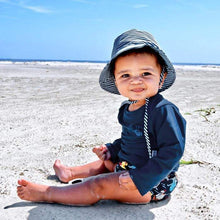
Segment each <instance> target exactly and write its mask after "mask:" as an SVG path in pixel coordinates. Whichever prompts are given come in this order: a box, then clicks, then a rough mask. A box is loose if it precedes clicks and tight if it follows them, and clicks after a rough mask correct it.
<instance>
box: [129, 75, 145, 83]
mask: <svg viewBox="0 0 220 220" xmlns="http://www.w3.org/2000/svg"><path fill="white" fill-rule="evenodd" d="M131 83H132V84H139V83H142V77H141V76H133V77H132V78H131Z"/></svg>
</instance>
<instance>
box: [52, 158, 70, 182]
mask: <svg viewBox="0 0 220 220" xmlns="http://www.w3.org/2000/svg"><path fill="white" fill-rule="evenodd" d="M53 169H54V171H55V173H56V176H57V177H58V178H59V180H60V181H61V182H63V183H68V182H69V181H70V180H72V179H73V177H72V171H71V169H70V168H69V167H67V166H65V165H63V164H62V163H61V162H60V160H56V161H55V163H54V165H53Z"/></svg>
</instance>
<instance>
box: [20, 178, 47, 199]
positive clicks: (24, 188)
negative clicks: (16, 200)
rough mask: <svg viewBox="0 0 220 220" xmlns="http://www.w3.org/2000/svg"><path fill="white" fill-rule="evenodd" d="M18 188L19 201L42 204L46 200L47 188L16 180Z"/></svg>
mask: <svg viewBox="0 0 220 220" xmlns="http://www.w3.org/2000/svg"><path fill="white" fill-rule="evenodd" d="M18 184H19V185H20V186H18V187H17V194H18V196H19V197H20V199H23V200H28V201H32V202H43V201H45V200H46V198H45V196H46V192H47V189H48V186H45V185H39V184H35V183H31V182H28V181H26V180H18Z"/></svg>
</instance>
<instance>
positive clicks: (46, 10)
mask: <svg viewBox="0 0 220 220" xmlns="http://www.w3.org/2000/svg"><path fill="white" fill-rule="evenodd" d="M20 6H21V7H22V8H25V9H29V10H31V11H34V12H37V13H44V14H48V13H52V11H51V10H48V9H46V8H43V7H40V6H28V5H20Z"/></svg>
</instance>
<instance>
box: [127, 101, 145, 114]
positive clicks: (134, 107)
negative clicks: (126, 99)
mask: <svg viewBox="0 0 220 220" xmlns="http://www.w3.org/2000/svg"><path fill="white" fill-rule="evenodd" d="M145 103H146V101H145V100H138V101H137V102H135V103H132V104H130V105H129V107H128V110H129V111H130V112H132V111H135V110H138V109H139V108H141V107H142V106H143V105H145Z"/></svg>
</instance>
